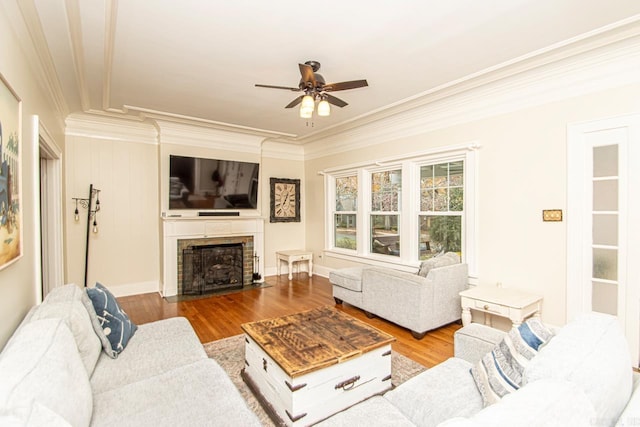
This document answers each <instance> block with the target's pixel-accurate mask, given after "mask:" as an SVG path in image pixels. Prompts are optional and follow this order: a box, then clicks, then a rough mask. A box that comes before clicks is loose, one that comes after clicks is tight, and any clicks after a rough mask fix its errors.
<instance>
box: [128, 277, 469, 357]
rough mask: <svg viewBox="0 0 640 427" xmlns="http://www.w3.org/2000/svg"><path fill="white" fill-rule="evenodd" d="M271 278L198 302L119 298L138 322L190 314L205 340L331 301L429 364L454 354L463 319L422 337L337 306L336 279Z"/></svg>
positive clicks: (147, 296) (395, 346)
mask: <svg viewBox="0 0 640 427" xmlns="http://www.w3.org/2000/svg"><path fill="white" fill-rule="evenodd" d="M265 282H266V283H267V284H269V285H272V286H271V287H267V288H258V289H252V290H249V291H245V292H239V293H235V294H229V295H220V296H212V297H208V298H203V299H198V300H192V301H182V302H176V303H170V302H167V301H166V300H165V299H164V298H162V297H161V296H160V295H159V294H155V293H154V294H144V295H135V296H129V297H122V298H118V302H119V303H120V304H121V306H122V308H123V309H124V310H125V311H126V312H127V313H128V314H129V316H130V317H131V320H132V321H133V322H134V323H137V324H142V323H148V322H153V321H156V320H160V319H166V318H169V317H176V316H184V317H186V318H187V319H189V321H190V322H191V325H192V326H193V328H194V329H195V331H196V334H197V335H198V337H199V338H200V341H201V342H202V343H206V342H209V341H214V340H218V339H221V338H226V337H230V336H233V335H238V334H241V333H242V329H241V328H240V325H241V324H242V323H246V322H253V321H256V320H261V319H267V318H271V317H279V316H284V315H287V314H293V313H297V312H299V311H304V310H309V309H312V308H316V307H321V306H326V305H330V306H335V307H336V308H337V309H338V310H341V311H343V312H345V313H347V314H349V315H351V316H353V317H355V318H357V319H360V320H362V321H364V322H366V323H368V324H370V325H372V326H374V327H376V328H378V329H380V330H383V331H385V332H387V333H388V334H391V335H393V336H394V337H396V341H395V342H394V343H393V344H392V347H393V349H394V350H395V351H397V352H398V353H401V354H403V355H405V356H407V357H409V358H411V359H413V360H415V361H416V362H418V363H421V364H422V365H424V366H427V367H431V366H433V365H436V364H438V363H440V362H443V361H444V360H446V359H448V358H449V357H452V356H453V333H454V332H455V331H456V330H458V329H459V328H460V327H461V326H460V325H458V324H455V323H453V324H450V325H447V326H444V327H442V328H440V329H436V330H434V331H431V332H429V333H427V335H426V336H425V337H424V338H423V339H422V340H420V341H418V340H416V339H414V338H413V337H412V336H411V333H410V332H409V331H408V330H407V329H404V328H401V327H399V326H396V325H394V324H393V323H390V322H387V321H385V320H382V319H379V318H374V319H368V318H367V317H366V316H365V315H364V312H363V311H362V310H360V309H358V308H355V307H352V306H350V305H348V304H342V305H335V303H334V301H333V297H332V294H331V284H330V283H329V280H328V279H326V278H324V277H319V276H314V277H312V278H310V277H308V275H307V274H306V273H298V274H295V275H294V278H293V280H292V281H291V282H289V281H288V280H287V276H286V275H283V276H280V277H278V276H270V277H267V278H266V279H265Z"/></svg>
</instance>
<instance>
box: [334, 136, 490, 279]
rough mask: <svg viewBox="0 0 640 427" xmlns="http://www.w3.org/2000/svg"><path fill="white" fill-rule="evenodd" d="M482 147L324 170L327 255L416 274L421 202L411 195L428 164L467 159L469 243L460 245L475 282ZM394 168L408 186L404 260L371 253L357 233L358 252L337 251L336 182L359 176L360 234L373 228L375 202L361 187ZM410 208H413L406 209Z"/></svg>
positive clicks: (466, 229)
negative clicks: (377, 175)
mask: <svg viewBox="0 0 640 427" xmlns="http://www.w3.org/2000/svg"><path fill="white" fill-rule="evenodd" d="M478 148H480V145H479V144H478V143H477V142H475V141H474V142H471V143H467V144H463V145H456V146H449V147H441V148H439V149H433V150H428V151H424V152H419V153H412V154H411V155H403V156H398V157H396V158H386V159H384V160H382V161H378V162H369V163H360V164H357V165H349V166H343V167H339V168H333V169H328V170H325V171H323V172H322V173H323V174H324V175H325V189H326V191H325V194H326V195H327V199H326V200H325V208H326V211H325V212H326V213H325V230H326V232H325V250H324V253H325V256H327V257H330V258H338V259H344V260H348V261H352V262H357V263H362V264H368V265H375V266H384V267H391V268H394V269H397V270H404V271H410V272H415V269H416V268H417V267H418V266H419V265H420V261H419V260H418V241H417V239H412V238H407V237H408V236H411V235H413V234H412V233H413V232H414V231H415V232H416V233H417V229H418V215H417V213H419V212H420V211H419V207H420V200H419V191H413V190H414V189H413V188H412V187H411V186H413V185H414V184H413V182H414V181H416V182H417V181H418V178H419V173H420V166H421V165H423V164H426V163H429V164H432V163H440V162H448V161H452V160H456V159H458V160H460V159H462V160H464V176H465V178H464V187H463V188H464V215H463V224H462V226H463V229H464V235H465V239H463V242H462V245H463V246H462V250H463V254H464V260H465V262H466V263H467V264H468V265H469V276H470V283H471V284H476V283H477V271H478V266H477V245H478V243H477V230H478V225H477V221H478V215H477V212H478V209H477V189H478V188H479V187H478V169H479V168H478V160H479V156H478ZM396 167H401V168H402V182H403V187H405V183H410V184H409V186H408V187H405V188H403V191H402V195H401V198H402V201H401V209H400V212H399V214H400V217H399V221H398V227H399V229H400V233H401V239H400V256H399V257H395V256H389V255H381V254H374V253H370V248H369V243H370V242H369V233H362V232H359V233H358V234H357V249H356V250H350V249H342V248H335V242H334V236H335V233H334V224H333V221H334V218H333V214H334V211H335V206H334V205H335V178H338V177H342V176H350V175H353V174H357V177H358V188H359V191H358V211H357V214H356V224H357V229H358V230H359V231H360V230H368V229H369V226H370V215H371V214H372V212H371V201H370V200H369V199H370V197H369V196H370V192H367V191H361V189H363V188H370V187H371V180H370V179H371V173H372V172H376V171H380V170H391V169H394V168H396ZM405 206H410V207H412V209H402V207H405Z"/></svg>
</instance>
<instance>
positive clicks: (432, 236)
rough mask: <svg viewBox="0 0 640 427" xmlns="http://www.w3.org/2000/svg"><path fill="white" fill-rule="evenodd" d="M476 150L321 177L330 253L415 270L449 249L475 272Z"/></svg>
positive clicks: (452, 150)
mask: <svg viewBox="0 0 640 427" xmlns="http://www.w3.org/2000/svg"><path fill="white" fill-rule="evenodd" d="M475 147H476V146H472V147H471V148H469V147H462V146H461V148H460V147H456V148H449V149H443V150H442V151H441V152H434V153H427V154H423V155H416V156H413V157H411V158H401V159H385V160H384V161H378V162H377V163H375V164H373V163H371V164H366V165H362V166H354V167H349V168H344V169H339V170H338V171H336V172H335V173H331V172H325V176H326V179H327V180H326V183H327V186H328V187H327V192H326V194H327V204H326V206H327V216H326V218H327V227H326V229H327V230H328V232H327V236H326V242H327V246H326V253H327V255H328V256H333V257H337V258H344V259H349V260H352V261H357V262H362V263H367V264H374V265H387V264H392V265H393V266H394V267H395V268H398V269H401V270H406V271H415V267H416V266H418V265H419V263H420V261H421V260H424V259H428V258H431V257H433V256H436V255H438V254H439V253H441V252H447V251H452V252H457V253H458V254H460V256H461V257H462V259H463V260H464V261H465V262H467V263H468V264H469V270H470V271H471V272H472V273H474V272H475V241H474V235H475V230H476V227H475V182H474V181H475V173H476V172H475V171H476V164H475V163H476V154H475V150H474V148H475ZM472 275H473V274H472Z"/></svg>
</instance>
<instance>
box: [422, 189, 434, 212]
mask: <svg viewBox="0 0 640 427" xmlns="http://www.w3.org/2000/svg"><path fill="white" fill-rule="evenodd" d="M433 196H434V191H433V190H422V191H421V197H420V210H421V211H432V210H434V209H433Z"/></svg>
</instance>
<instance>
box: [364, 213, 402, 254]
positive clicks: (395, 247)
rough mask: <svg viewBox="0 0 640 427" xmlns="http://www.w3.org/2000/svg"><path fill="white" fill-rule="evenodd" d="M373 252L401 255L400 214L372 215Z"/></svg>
mask: <svg viewBox="0 0 640 427" xmlns="http://www.w3.org/2000/svg"><path fill="white" fill-rule="evenodd" d="M371 252H372V253H375V254H384V255H393V256H400V234H399V233H398V215H371Z"/></svg>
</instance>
